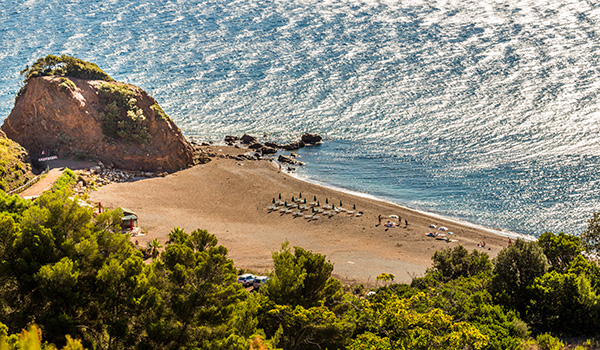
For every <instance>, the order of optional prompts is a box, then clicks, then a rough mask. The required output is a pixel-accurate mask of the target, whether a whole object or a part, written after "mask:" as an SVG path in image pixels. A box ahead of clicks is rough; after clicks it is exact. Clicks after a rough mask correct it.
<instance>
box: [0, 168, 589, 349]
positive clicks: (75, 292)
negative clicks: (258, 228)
mask: <svg viewBox="0 0 600 350" xmlns="http://www.w3.org/2000/svg"><path fill="white" fill-rule="evenodd" d="M74 179H75V177H74V175H73V174H72V172H70V171H65V173H64V174H63V176H62V177H61V180H60V184H58V185H57V186H56V187H55V188H54V189H53V191H49V192H47V193H45V194H44V195H42V196H41V197H39V198H38V199H36V200H35V201H33V202H30V201H25V200H23V199H20V198H18V197H16V196H12V197H11V196H7V195H6V194H4V193H2V192H0V282H1V283H0V321H1V322H3V324H0V349H11V350H12V349H15V350H16V349H36V350H37V349H56V348H62V349H81V348H82V347H84V348H88V349H248V348H250V349H291V350H294V349H298V350H304V349H350V350H362V349H369V350H372V349H386V350H387V349H390V350H391V349H457V350H458V349H499V350H500V349H502V350H504V349H561V348H563V347H564V345H563V342H562V341H561V340H560V339H559V337H571V336H579V337H595V336H598V334H599V333H600V331H599V330H598V329H597V327H596V325H597V324H598V323H599V322H600V269H599V267H598V265H597V264H596V263H595V262H592V261H590V260H588V259H587V258H586V257H585V256H584V255H583V254H582V253H581V251H582V243H581V241H580V240H579V239H578V238H577V237H573V236H569V235H565V234H563V233H560V234H554V233H552V232H546V233H544V234H543V235H542V236H541V237H540V240H539V241H537V242H523V241H517V242H515V243H514V244H512V245H511V246H509V247H508V248H506V249H504V250H503V251H502V252H501V253H500V254H499V255H498V256H497V258H495V259H493V260H492V261H490V259H489V257H488V256H487V255H485V254H483V253H480V252H476V251H473V252H469V251H467V250H466V249H465V248H463V247H460V246H458V247H455V248H452V249H446V250H442V251H439V252H437V253H436V254H435V255H434V256H433V265H432V268H431V269H429V270H428V271H427V273H426V275H425V276H423V277H420V278H416V279H414V280H413V282H412V283H411V284H410V285H405V284H391V285H388V286H385V287H381V288H378V289H377V291H376V294H375V295H371V296H367V297H364V296H361V295H353V294H351V293H348V292H344V291H343V288H342V285H341V283H340V282H339V281H338V280H336V279H335V278H333V277H332V276H331V273H332V271H333V264H332V263H331V262H329V261H327V259H326V257H325V256H324V255H322V254H318V253H314V252H311V251H308V250H305V249H302V248H300V247H290V245H289V244H288V243H284V244H283V245H282V247H281V249H280V250H279V251H277V252H274V253H273V263H274V270H273V272H272V273H271V275H270V280H269V281H268V282H267V283H266V284H265V285H263V286H262V287H261V289H260V290H259V292H258V293H248V292H247V291H246V290H244V288H243V287H242V286H241V285H240V284H239V283H237V282H236V276H237V272H238V271H236V269H235V267H234V266H233V261H232V260H231V259H229V258H228V257H227V249H226V248H225V247H223V246H221V245H218V241H217V239H216V237H215V236H214V235H212V234H210V233H208V232H207V231H205V230H195V231H193V232H191V233H187V232H185V231H184V230H182V229H180V228H175V229H173V230H172V231H171V232H170V233H169V235H168V238H169V239H168V241H167V242H159V241H158V240H153V241H152V242H150V244H149V247H150V250H151V251H152V256H153V259H152V261H148V262H147V263H144V261H143V256H142V253H141V251H140V250H139V248H136V247H135V246H134V245H133V244H131V242H130V237H129V236H128V235H123V234H121V233H120V229H119V227H120V223H121V216H122V211H120V210H118V209H117V210H115V211H106V212H104V213H102V214H99V215H97V216H96V217H94V216H93V215H92V209H90V208H85V207H81V206H79V205H78V204H77V201H75V200H73V199H71V198H70V196H71V193H70V192H69V189H68V187H69V185H70V184H71V183H72V182H73V181H74ZM163 247H164V250H162V252H161V249H162V248H163ZM142 249H143V248H142ZM380 276H382V277H381V279H382V280H385V281H387V282H388V283H389V282H392V280H393V278H392V277H393V276H392V275H390V274H381V275H380ZM354 289H355V291H356V292H359V293H364V290H363V288H362V287H358V288H354ZM32 324H37V325H38V326H39V329H40V330H41V333H42V334H43V339H44V341H46V342H48V343H42V340H41V339H40V335H39V334H40V333H39V332H38V331H37V329H36V328H29V327H30V325H32ZM23 329H29V330H28V331H23V332H22V330H23ZM19 332H21V333H20V334H18V333H19ZM10 333H12V334H13V335H10V336H9V335H8V334H10ZM71 337H72V338H71ZM73 339H77V340H73ZM51 344H55V345H51ZM597 345H598V343H597V342H596V341H595V340H589V341H587V342H585V343H582V344H581V345H580V346H579V347H577V349H593V348H597Z"/></svg>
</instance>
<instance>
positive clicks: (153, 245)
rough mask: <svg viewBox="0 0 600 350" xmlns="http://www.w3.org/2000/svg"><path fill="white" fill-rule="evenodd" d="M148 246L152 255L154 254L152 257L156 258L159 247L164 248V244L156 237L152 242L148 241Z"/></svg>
mask: <svg viewBox="0 0 600 350" xmlns="http://www.w3.org/2000/svg"><path fill="white" fill-rule="evenodd" d="M148 248H150V255H152V259H156V257H158V254H159V249H160V248H162V245H161V244H160V242H159V241H158V239H156V238H154V239H153V240H152V241H151V242H148Z"/></svg>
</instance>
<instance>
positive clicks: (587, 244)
mask: <svg viewBox="0 0 600 350" xmlns="http://www.w3.org/2000/svg"><path fill="white" fill-rule="evenodd" d="M580 238H581V243H583V246H584V248H585V250H586V251H588V252H590V253H593V254H598V253H600V213H594V215H593V216H592V217H591V218H589V219H588V227H587V229H586V230H585V231H583V233H581V236H580Z"/></svg>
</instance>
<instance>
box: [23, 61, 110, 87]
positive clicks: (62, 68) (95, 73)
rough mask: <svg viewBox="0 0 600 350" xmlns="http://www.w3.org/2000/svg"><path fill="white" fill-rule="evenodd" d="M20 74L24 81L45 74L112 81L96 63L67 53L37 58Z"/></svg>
mask: <svg viewBox="0 0 600 350" xmlns="http://www.w3.org/2000/svg"><path fill="white" fill-rule="evenodd" d="M21 75H23V76H25V81H27V80H29V79H30V78H35V77H41V76H47V75H61V76H66V77H73V78H80V79H94V80H105V81H114V80H113V79H112V78H111V77H110V76H109V75H108V74H106V73H104V71H102V69H100V67H98V66H97V65H96V64H94V63H91V62H86V61H83V60H81V59H79V58H75V57H71V56H68V55H62V56H60V57H58V56H53V55H48V56H46V57H42V58H39V59H38V60H37V61H35V62H34V63H33V64H32V65H31V67H29V66H27V67H25V69H23V70H22V71H21Z"/></svg>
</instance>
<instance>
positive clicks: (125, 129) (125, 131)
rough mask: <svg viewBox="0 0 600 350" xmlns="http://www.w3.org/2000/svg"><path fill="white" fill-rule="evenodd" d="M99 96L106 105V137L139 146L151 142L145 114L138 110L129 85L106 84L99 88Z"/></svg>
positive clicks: (104, 128)
mask: <svg viewBox="0 0 600 350" xmlns="http://www.w3.org/2000/svg"><path fill="white" fill-rule="evenodd" d="M98 95H99V97H100V100H101V101H102V102H103V105H104V111H103V113H102V132H103V133H104V135H106V136H107V137H110V138H113V139H115V140H121V141H125V142H133V143H138V144H142V143H146V142H148V141H150V138H151V137H150V133H149V132H148V127H147V126H146V123H145V121H146V117H145V116H144V112H143V111H142V109H140V108H138V106H137V100H136V98H135V93H134V92H133V91H132V90H131V89H130V88H129V87H128V86H127V85H124V84H113V83H104V84H102V85H100V87H99V88H98Z"/></svg>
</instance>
